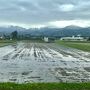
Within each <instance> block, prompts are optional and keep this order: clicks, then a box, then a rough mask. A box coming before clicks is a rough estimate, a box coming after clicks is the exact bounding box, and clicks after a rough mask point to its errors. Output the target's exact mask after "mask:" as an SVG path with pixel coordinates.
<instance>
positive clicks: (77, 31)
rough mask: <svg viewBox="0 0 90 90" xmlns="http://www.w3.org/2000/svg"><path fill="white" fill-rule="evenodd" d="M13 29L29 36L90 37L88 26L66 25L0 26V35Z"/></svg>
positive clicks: (6, 33) (9, 32)
mask: <svg viewBox="0 0 90 90" xmlns="http://www.w3.org/2000/svg"><path fill="white" fill-rule="evenodd" d="M13 31H17V32H18V34H19V35H31V36H48V37H65V36H66V37H68V36H73V35H74V36H77V35H81V36H85V37H90V27H86V28H83V27H79V26H73V25H71V26H67V27H64V28H50V27H45V28H30V29H26V28H22V27H18V26H9V27H0V35H3V34H5V35H10V34H11V33H12V32H13Z"/></svg>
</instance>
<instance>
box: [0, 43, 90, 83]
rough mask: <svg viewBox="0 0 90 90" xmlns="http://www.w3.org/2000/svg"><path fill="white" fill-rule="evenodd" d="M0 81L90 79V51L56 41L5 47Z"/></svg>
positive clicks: (0, 57)
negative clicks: (57, 43) (64, 45)
mask: <svg viewBox="0 0 90 90" xmlns="http://www.w3.org/2000/svg"><path fill="white" fill-rule="evenodd" d="M0 82H17V83H28V82H30V83H32V82H90V53H89V52H83V51H80V50H76V49H71V48H66V47H63V46H58V45H56V44H54V43H29V42H18V43H17V44H16V45H13V46H5V47H1V48H0Z"/></svg>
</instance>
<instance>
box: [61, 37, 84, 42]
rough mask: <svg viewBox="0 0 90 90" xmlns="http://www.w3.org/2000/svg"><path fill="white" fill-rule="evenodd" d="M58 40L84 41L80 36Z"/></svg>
mask: <svg viewBox="0 0 90 90" xmlns="http://www.w3.org/2000/svg"><path fill="white" fill-rule="evenodd" d="M60 40H69V41H85V39H84V38H83V37H81V36H76V37H75V36H72V37H62V38H61V39H60Z"/></svg>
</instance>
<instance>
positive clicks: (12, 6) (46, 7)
mask: <svg viewBox="0 0 90 90" xmlns="http://www.w3.org/2000/svg"><path fill="white" fill-rule="evenodd" d="M70 4H71V5H73V6H74V7H73V9H71V10H67V12H66V11H65V10H64V11H63V10H61V9H59V7H58V6H62V5H70ZM89 8H90V1H89V0H0V20H1V21H11V22H16V23H26V24H34V23H35V24H37V23H39V24H40V23H41V24H42V23H47V22H50V21H56V20H75V19H90V9H89ZM62 9H63V8H62Z"/></svg>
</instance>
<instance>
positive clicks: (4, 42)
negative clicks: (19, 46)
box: [0, 40, 16, 47]
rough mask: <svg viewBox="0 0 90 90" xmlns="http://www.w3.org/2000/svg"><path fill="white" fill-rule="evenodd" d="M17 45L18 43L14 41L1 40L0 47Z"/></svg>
mask: <svg viewBox="0 0 90 90" xmlns="http://www.w3.org/2000/svg"><path fill="white" fill-rule="evenodd" d="M14 43H16V41H13V40H0V47H3V46H7V45H11V44H14Z"/></svg>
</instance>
